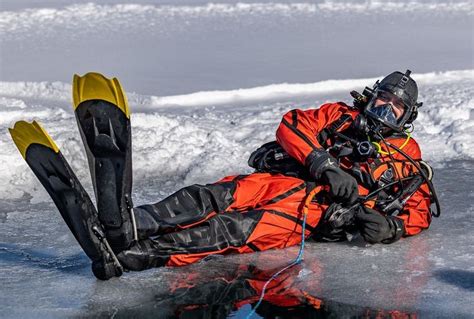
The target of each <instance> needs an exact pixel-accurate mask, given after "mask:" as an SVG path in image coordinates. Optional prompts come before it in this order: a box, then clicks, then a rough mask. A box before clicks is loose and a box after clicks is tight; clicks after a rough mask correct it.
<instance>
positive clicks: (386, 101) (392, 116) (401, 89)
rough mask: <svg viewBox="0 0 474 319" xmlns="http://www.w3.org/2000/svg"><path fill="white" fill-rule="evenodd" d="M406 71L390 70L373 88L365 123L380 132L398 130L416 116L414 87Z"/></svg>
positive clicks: (416, 102)
mask: <svg viewBox="0 0 474 319" xmlns="http://www.w3.org/2000/svg"><path fill="white" fill-rule="evenodd" d="M410 73H411V71H410V70H407V71H406V72H405V74H403V73H401V72H398V71H397V72H393V73H391V74H389V75H387V76H386V77H385V78H383V79H382V81H380V82H379V81H377V82H376V83H375V85H374V87H373V90H372V92H373V96H372V98H371V99H370V100H369V102H368V103H367V106H366V107H365V109H364V114H365V116H366V117H367V122H368V123H367V124H370V126H372V128H373V129H376V130H377V131H378V133H381V134H382V135H385V136H387V135H390V134H393V133H394V132H402V131H403V130H404V129H405V128H406V127H407V126H408V125H409V124H411V123H412V122H413V121H414V120H415V119H416V116H417V115H418V107H420V106H421V103H418V101H417V100H418V86H417V85H416V82H415V80H413V79H412V78H411V77H410Z"/></svg>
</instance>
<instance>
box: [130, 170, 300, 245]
mask: <svg viewBox="0 0 474 319" xmlns="http://www.w3.org/2000/svg"><path fill="white" fill-rule="evenodd" d="M304 188H305V183H304V182H303V181H302V180H300V179H297V178H293V177H288V176H283V175H271V174H268V173H254V174H250V175H237V176H228V177H225V178H223V179H222V180H220V181H218V182H216V183H214V184H208V185H191V186H188V187H185V188H183V189H181V190H179V191H177V192H176V193H174V194H172V195H170V196H169V197H167V198H165V199H164V200H162V201H160V202H158V203H155V204H150V205H142V206H138V207H135V208H134V209H133V211H134V216H135V220H136V225H137V230H138V238H139V239H146V238H148V237H149V236H157V235H161V234H165V233H169V232H174V231H178V230H181V229H185V228H188V227H193V226H196V225H197V224H199V223H200V222H202V221H205V220H207V219H208V218H210V217H212V216H214V215H215V214H217V213H225V212H229V211H230V212H232V211H241V212H246V211H249V210H252V209H258V208H260V207H263V206H264V205H270V204H272V203H278V202H280V201H281V200H283V199H284V198H286V197H288V196H290V195H292V194H293V193H295V192H297V191H301V190H303V189H304ZM295 206H296V207H295V209H297V206H298V203H296V204H295Z"/></svg>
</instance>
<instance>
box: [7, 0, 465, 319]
mask: <svg viewBox="0 0 474 319" xmlns="http://www.w3.org/2000/svg"><path fill="white" fill-rule="evenodd" d="M216 2H218V3H217V4H209V3H207V2H206V1H201V0H199V1H186V0H180V1H159V2H156V1H135V2H133V3H132V2H130V1H129V2H125V1H120V3H119V4H118V3H117V2H116V1H112V0H110V1H108V0H100V1H96V2H94V3H92V2H89V1H82V0H78V1H76V2H75V3H73V4H71V3H70V2H68V1H65V0H48V1H24V2H17V1H12V0H4V1H2V8H3V11H2V12H0V39H1V43H0V54H1V56H0V58H1V61H0V63H1V64H0V131H1V132H3V134H1V135H0V150H1V151H0V179H1V180H2V183H1V184H0V201H1V205H0V287H1V288H0V290H1V294H0V308H1V311H0V317H22V318H33V317H35V318H37V317H65V316H98V315H102V316H107V317H113V316H118V317H130V316H133V315H135V316H142V317H144V316H153V317H162V318H166V317H170V316H172V315H176V313H181V314H182V317H185V315H188V316H189V317H200V316H205V315H208V316H212V317H222V316H226V315H230V316H233V317H235V318H244V317H245V315H246V314H247V313H248V311H249V305H248V304H247V305H244V306H242V305H241V304H239V305H238V306H237V305H236V302H238V301H239V300H242V299H245V298H244V297H247V300H248V302H255V301H256V298H258V296H243V295H242V293H243V292H242V291H243V290H242V287H245V285H247V283H246V282H247V281H248V280H256V281H258V280H260V281H261V280H262V278H260V277H261V276H260V275H257V274H258V273H272V271H275V269H279V268H281V267H283V266H284V265H286V264H287V263H288V262H289V261H291V260H292V259H293V258H294V257H295V256H296V254H297V251H298V248H297V247H294V248H290V249H286V250H281V251H268V252H263V253H258V254H252V255H244V256H227V257H215V258H211V259H210V260H206V261H204V262H201V263H199V264H196V265H191V266H189V267H185V268H176V269H172V268H163V269H155V270H150V271H146V272H142V273H128V274H125V275H124V276H123V277H122V278H120V279H114V280H111V281H108V282H99V281H96V280H95V279H94V277H93V276H92V274H91V272H90V264H89V261H88V260H87V257H86V256H85V255H84V254H83V253H82V252H81V251H80V248H79V246H78V245H77V244H76V242H75V240H74V238H73V237H72V235H70V234H69V232H68V229H67V227H66V226H65V224H64V222H62V220H61V219H60V216H59V214H58V212H57V211H56V208H55V207H54V205H53V204H52V202H51V200H50V199H49V197H48V195H47V193H46V192H45V191H44V190H43V189H42V187H41V185H40V184H39V182H38V181H37V180H36V178H35V176H34V175H33V174H32V172H31V171H30V170H29V169H28V167H27V165H26V163H24V161H23V160H22V159H21V156H20V154H19V153H18V151H17V150H16V149H15V146H14V145H13V143H12V142H11V139H10V136H9V134H8V133H7V128H8V127H11V126H12V125H13V123H14V122H15V121H17V120H20V119H25V120H29V121H31V120H33V119H36V120H38V121H40V122H41V123H42V124H43V125H44V127H45V128H46V129H47V130H48V132H49V133H50V134H51V135H52V136H53V138H54V139H55V140H56V142H57V144H58V145H59V147H60V148H61V150H62V152H63V154H64V155H65V156H66V158H67V159H68V161H69V162H70V164H71V166H72V168H73V169H74V170H75V171H76V172H77V175H78V177H79V179H80V180H81V181H82V182H83V183H84V185H85V187H86V189H87V190H88V191H89V192H90V193H91V194H92V185H91V183H90V177H89V173H88V169H87V165H86V158H85V154H84V151H83V147H82V143H81V141H80V137H79V132H78V131H77V128H76V123H75V119H74V117H73V114H72V108H71V86H70V84H69V83H70V79H71V78H72V74H73V73H81V74H82V73H84V72H87V71H100V72H103V73H105V74H106V75H108V76H117V77H119V78H120V79H121V81H122V83H123V85H124V87H125V89H126V90H127V94H128V96H129V99H130V106H131V109H132V113H133V114H132V132H133V164H134V182H135V183H134V191H133V197H134V202H135V204H136V205H140V204H144V203H150V202H155V201H157V200H160V199H162V198H164V197H165V196H167V195H168V194H170V193H171V192H173V191H175V190H176V189H178V188H180V187H182V186H185V185H188V184H192V183H206V182H212V181H215V180H217V179H219V178H221V177H222V176H225V175H230V174H236V173H249V172H251V170H250V168H249V167H247V164H246V161H247V158H248V156H249V154H250V152H251V151H252V150H253V149H254V148H255V147H257V146H259V145H261V144H262V143H264V142H267V141H270V140H272V139H274V134H275V129H276V127H277V125H278V123H279V121H280V119H281V116H282V114H284V113H285V112H286V111H288V110H290V109H292V108H296V107H298V108H310V107H317V106H319V105H320V104H322V103H324V102H326V101H345V102H348V103H349V102H350V101H351V100H350V98H349V94H348V92H349V91H350V90H352V89H357V90H362V89H363V88H364V86H366V85H371V84H372V83H373V82H374V81H375V79H377V78H380V77H381V76H382V75H384V74H387V73H388V72H391V71H393V70H394V69H401V70H404V69H405V68H411V69H412V70H413V71H414V72H415V73H414V77H415V79H416V80H417V81H418V83H419V86H420V100H422V101H424V102H425V104H424V106H423V107H422V108H421V109H420V115H419V120H418V121H417V122H416V130H415V135H414V136H415V138H416V139H417V141H418V142H419V143H420V145H421V148H422V151H423V154H424V158H425V159H426V160H428V161H429V162H430V163H431V164H433V165H434V166H435V168H436V169H435V186H436V187H437V189H438V193H439V197H440V201H441V206H442V208H443V215H442V216H441V218H440V219H435V220H434V221H433V224H432V226H431V228H430V230H428V231H426V232H424V233H423V234H421V235H419V236H416V237H413V238H409V239H404V240H402V241H400V242H397V243H395V244H392V245H390V246H385V245H374V246H365V245H364V244H363V243H362V242H361V241H360V240H356V241H355V242H352V243H345V244H335V243H324V244H321V243H318V244H316V243H308V244H307V247H306V250H305V260H304V262H303V264H302V265H300V266H298V267H295V268H293V269H292V270H290V271H289V272H288V273H285V276H283V278H284V279H285V280H283V281H282V282H281V283H279V285H280V286H281V290H279V291H278V293H277V294H276V295H275V296H273V297H272V298H277V297H279V296H285V297H287V298H290V299H291V298H293V297H294V298H296V299H298V298H302V296H310V297H312V298H314V300H313V301H314V302H316V301H315V300H319V299H321V300H322V302H323V305H324V306H323V310H324V309H326V310H325V311H327V313H329V314H332V315H336V316H339V317H341V316H342V317H350V316H357V315H363V314H367V313H368V312H370V311H373V309H383V310H385V312H384V313H385V314H388V313H389V312H390V311H395V310H397V311H401V312H402V313H408V314H417V315H419V316H420V317H456V318H459V317H472V313H474V308H473V305H472V300H474V299H473V298H474V267H473V265H474V260H473V259H474V257H473V256H474V249H473V248H472V247H473V245H472V242H473V240H474V238H473V237H474V235H473V233H472V229H473V226H474V225H473V217H472V216H473V215H472V212H473V200H474V190H473V188H472V184H473V183H472V180H471V179H472V178H474V140H473V138H472V136H473V135H474V104H473V103H474V102H473V96H474V85H473V84H474V70H473V69H474V65H473V60H472V56H473V42H472V39H473V31H472V30H473V29H472V24H473V19H472V12H473V10H472V9H473V8H472V2H465V1H449V2H442V1H438V2H433V1H431V2H430V1H418V2H403V1H397V2H385V1H383V2H382V1H371V2H363V1H324V2H306V3H305V2H302V1H301V2H298V3H297V2H294V1H281V2H271V1H261V2H260V3H255V2H253V1H245V2H246V3H235V2H233V1H216ZM470 26H471V27H470ZM249 264H252V265H254V268H252V267H250V269H249V267H248V265H249ZM234 288H235V289H234ZM234 290H236V291H237V293H236V294H235V296H232V294H231V292H233V291H234ZM239 294H240V295H239ZM249 298H250V299H249ZM305 298H306V297H305ZM239 306H242V307H240V308H239ZM266 306H267V307H268V305H266ZM266 306H265V305H262V308H263V309H265V307H266ZM272 307H273V308H272V309H273V311H276V307H274V306H272ZM324 307H325V308H324ZM193 309H194V310H193ZM370 309H372V310H370ZM193 311H195V312H193ZM199 311H201V313H200V315H198V314H197V313H198V312H199ZM306 311H307V310H306ZM303 313H305V314H308V313H310V311H309V312H303ZM370 313H372V314H373V312H370ZM297 317H298V316H297ZM300 317H304V316H300Z"/></svg>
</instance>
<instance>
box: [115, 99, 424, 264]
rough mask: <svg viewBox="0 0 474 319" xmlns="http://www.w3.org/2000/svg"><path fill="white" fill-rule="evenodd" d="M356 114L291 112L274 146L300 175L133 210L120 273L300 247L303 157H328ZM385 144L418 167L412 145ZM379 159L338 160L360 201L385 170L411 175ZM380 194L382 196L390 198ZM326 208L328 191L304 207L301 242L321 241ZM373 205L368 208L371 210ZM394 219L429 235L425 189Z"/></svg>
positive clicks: (343, 109) (343, 110) (347, 110)
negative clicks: (131, 241)
mask: <svg viewBox="0 0 474 319" xmlns="http://www.w3.org/2000/svg"><path fill="white" fill-rule="evenodd" d="M358 114H359V111H358V110H356V109H354V108H351V107H349V106H347V105H345V104H344V103H329V104H324V105H322V106H321V107H320V108H319V109H310V110H306V111H303V110H292V111H290V112H288V113H287V114H285V115H284V116H283V119H282V122H281V124H280V125H279V127H278V129H277V132H276V139H277V142H278V144H279V145H280V146H281V147H282V148H283V149H284V151H286V153H287V154H289V156H290V157H291V160H292V161H294V162H295V163H296V165H297V166H300V172H301V171H302V173H299V174H286V172H284V171H282V172H280V173H278V172H274V171H271V170H269V171H268V172H264V171H261V170H260V171H257V172H255V173H252V174H249V175H237V176H227V177H225V178H223V179H221V180H220V181H218V182H215V183H212V184H207V185H191V186H188V187H185V188H183V189H181V190H179V191H177V192H176V193H174V194H172V195H170V196H169V197H167V198H165V199H164V200H162V201H160V202H158V203H155V204H151V205H142V206H139V207H135V208H134V209H133V212H134V216H135V220H136V225H137V231H138V241H137V242H136V244H135V245H134V246H132V247H131V248H130V249H129V250H126V251H123V252H121V253H120V254H119V255H118V258H119V259H120V261H121V262H122V263H123V264H124V266H125V267H127V268H129V269H131V270H142V269H146V268H151V267H159V266H165V265H166V266H182V265H187V264H190V263H194V262H197V261H199V260H201V259H202V258H204V257H206V256H208V255H212V254H229V253H250V252H256V251H262V250H267V249H272V248H285V247H289V246H293V245H297V244H299V243H300V242H301V235H302V234H301V232H302V223H303V221H302V220H303V218H302V217H303V216H302V209H303V204H304V201H305V199H306V198H307V195H308V193H310V192H311V190H313V189H314V188H315V187H316V185H317V183H315V181H314V179H312V178H311V177H310V176H309V177H308V174H306V172H305V170H306V168H307V167H308V163H306V161H307V159H308V156H309V154H311V153H312V152H313V151H315V150H316V151H318V152H326V150H329V153H331V151H332V150H331V147H332V146H334V145H335V144H336V142H337V139H336V138H335V136H334V134H332V133H331V131H330V130H328V129H329V128H331V127H333V126H334V124H337V123H338V122H341V118H343V117H344V119H345V121H343V123H342V124H341V125H338V127H336V129H335V130H336V131H338V132H344V133H346V132H347V134H351V133H350V127H351V123H352V122H353V121H354V119H355V118H356V116H357V115H358ZM333 128H334V127H333ZM323 133H324V134H323ZM387 140H388V141H390V143H392V144H394V145H396V146H398V147H403V150H404V152H405V153H407V154H408V155H410V156H411V157H412V158H413V159H414V160H416V161H418V160H421V153H420V149H419V147H418V144H417V143H416V142H415V140H414V139H412V138H410V139H408V140H407V139H406V138H400V137H396V136H393V137H388V138H387ZM380 152H381V154H379V155H378V157H376V158H369V159H367V160H366V161H362V162H357V163H356V162H355V161H354V160H353V159H351V157H350V156H347V157H344V156H342V157H340V158H339V160H340V167H341V168H342V169H343V170H345V171H346V172H348V173H349V174H351V175H353V176H354V177H356V179H357V181H358V189H359V194H360V195H366V194H368V193H369V191H371V188H373V187H376V185H378V182H380V179H382V178H384V176H385V175H386V174H384V173H385V171H387V170H389V169H390V170H391V173H392V175H394V176H396V177H397V176H398V177H403V176H408V175H410V174H412V173H414V172H415V168H414V167H413V165H412V164H410V163H409V162H408V161H406V159H405V158H404V157H403V156H401V155H400V154H397V153H393V150H390V152H392V153H393V154H391V156H389V155H387V152H388V150H387V149H386V148H385V147H384V145H383V144H382V145H381V146H380ZM374 185H375V186H374ZM394 187H395V188H396V187H397V186H394ZM384 193H385V195H387V193H389V190H388V191H386V192H384ZM389 195H390V194H388V196H389ZM331 204H332V200H331V199H330V198H329V196H328V194H327V192H326V191H321V192H320V193H318V194H316V195H315V196H314V198H313V199H312V201H311V202H310V204H309V210H308V215H307V219H306V225H305V227H306V228H305V229H306V233H305V237H310V236H312V235H317V234H318V231H319V229H320V222H321V221H322V220H323V217H324V213H325V212H326V210H327V209H328V207H329V206H330V205H331ZM375 204H376V203H375V201H372V202H368V203H367V205H368V206H371V207H373V206H374V205H375ZM396 218H399V219H401V220H402V221H403V227H404V235H405V236H408V235H415V234H417V233H419V232H420V231H421V230H423V229H425V228H428V227H429V224H430V221H431V213H430V193H429V190H428V188H427V186H426V184H423V185H422V186H421V187H420V188H419V189H418V190H417V191H416V192H415V193H414V194H413V195H412V196H411V197H410V198H409V200H408V201H407V202H406V203H405V205H404V207H403V210H402V211H401V212H400V213H399V214H398V216H397V217H396Z"/></svg>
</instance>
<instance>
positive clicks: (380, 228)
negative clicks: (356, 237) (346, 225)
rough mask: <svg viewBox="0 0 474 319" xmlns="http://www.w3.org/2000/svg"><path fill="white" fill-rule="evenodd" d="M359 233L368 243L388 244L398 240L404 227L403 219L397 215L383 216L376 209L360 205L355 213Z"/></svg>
mask: <svg viewBox="0 0 474 319" xmlns="http://www.w3.org/2000/svg"><path fill="white" fill-rule="evenodd" d="M356 222H357V224H358V225H359V230H360V234H361V235H362V237H364V240H365V241H366V242H368V243H370V244H375V243H384V244H390V243H393V242H395V241H397V240H399V239H400V238H401V237H402V236H403V234H404V232H405V230H404V229H405V227H404V225H403V220H402V219H400V218H397V217H392V216H384V215H382V214H380V213H379V212H378V211H376V210H375V209H372V208H368V207H361V209H360V210H359V212H358V213H357V214H356Z"/></svg>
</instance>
